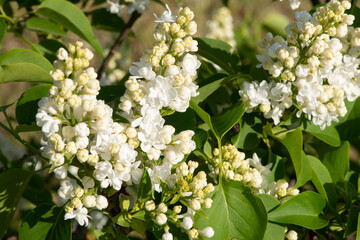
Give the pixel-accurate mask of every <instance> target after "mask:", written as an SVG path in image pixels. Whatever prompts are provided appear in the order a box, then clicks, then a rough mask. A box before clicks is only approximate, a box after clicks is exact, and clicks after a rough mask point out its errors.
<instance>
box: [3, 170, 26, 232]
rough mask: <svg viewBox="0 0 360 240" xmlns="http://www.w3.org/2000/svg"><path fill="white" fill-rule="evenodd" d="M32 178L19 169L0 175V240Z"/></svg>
mask: <svg viewBox="0 0 360 240" xmlns="http://www.w3.org/2000/svg"><path fill="white" fill-rule="evenodd" d="M31 176H32V173H31V172H28V171H25V170H23V169H21V168H12V169H9V170H7V171H5V172H3V173H1V174H0V238H1V239H2V238H3V237H4V235H5V233H6V230H7V228H8V227H9V224H10V222H11V220H12V218H13V216H14V213H15V210H16V208H17V205H18V203H19V200H20V197H21V195H22V193H23V192H24V190H25V188H26V185H27V184H28V182H29V180H30V178H31Z"/></svg>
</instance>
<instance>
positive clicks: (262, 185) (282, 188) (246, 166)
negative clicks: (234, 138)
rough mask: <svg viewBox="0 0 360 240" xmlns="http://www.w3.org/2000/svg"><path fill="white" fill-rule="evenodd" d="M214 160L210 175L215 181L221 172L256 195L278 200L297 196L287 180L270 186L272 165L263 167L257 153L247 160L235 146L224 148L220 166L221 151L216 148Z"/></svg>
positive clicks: (210, 165) (226, 177)
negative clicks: (246, 186)
mask: <svg viewBox="0 0 360 240" xmlns="http://www.w3.org/2000/svg"><path fill="white" fill-rule="evenodd" d="M213 154H214V159H213V161H212V162H211V163H210V164H209V169H210V171H211V173H210V175H211V176H212V177H214V178H215V179H216V178H217V176H218V175H219V173H220V171H221V172H222V176H223V177H224V178H225V179H227V180H230V181H241V182H243V183H245V184H246V185H248V186H249V187H251V188H252V189H254V192H255V193H266V194H269V195H272V196H274V197H276V198H284V197H291V196H295V195H297V194H298V193H299V190H298V189H292V188H289V184H288V182H287V181H286V180H284V179H280V180H278V181H276V182H271V183H270V184H269V181H268V178H269V176H270V168H271V166H272V164H268V165H267V166H263V165H262V164H261V161H260V159H259V157H258V156H257V154H256V153H254V154H253V156H252V158H247V159H245V154H244V153H243V152H240V151H239V150H238V149H237V148H236V147H235V146H234V145H231V144H229V145H226V146H222V149H221V159H222V164H221V166H220V156H219V154H220V151H219V149H218V148H215V149H214V151H213Z"/></svg>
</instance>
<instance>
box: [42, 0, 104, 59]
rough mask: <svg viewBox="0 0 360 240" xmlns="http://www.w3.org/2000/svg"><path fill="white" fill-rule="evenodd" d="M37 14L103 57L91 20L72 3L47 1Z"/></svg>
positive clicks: (56, 0) (54, 0)
mask: <svg viewBox="0 0 360 240" xmlns="http://www.w3.org/2000/svg"><path fill="white" fill-rule="evenodd" d="M36 12H37V13H38V14H41V15H43V16H45V17H48V18H49V19H51V20H52V21H54V22H56V23H58V24H60V25H62V26H64V27H65V28H67V29H69V30H70V31H72V32H73V33H75V34H76V35H78V36H79V37H81V38H82V39H84V40H85V41H87V42H88V43H89V44H90V45H91V46H93V47H94V49H95V50H96V51H98V52H99V53H100V54H101V55H103V52H102V50H101V45H100V43H99V41H98V40H97V39H96V38H95V37H94V34H93V32H92V28H91V25H90V22H89V20H88V19H87V18H86V16H85V15H84V13H83V12H82V11H81V10H80V9H79V8H78V7H77V6H75V5H74V4H72V3H71V2H69V1H65V0H45V1H43V2H42V3H41V4H40V6H39V8H38V10H37V11H36Z"/></svg>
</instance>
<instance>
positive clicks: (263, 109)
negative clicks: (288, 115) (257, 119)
mask: <svg viewBox="0 0 360 240" xmlns="http://www.w3.org/2000/svg"><path fill="white" fill-rule="evenodd" d="M270 110H271V107H270V105H265V104H261V105H260V111H261V112H263V113H267V112H269V111H270Z"/></svg>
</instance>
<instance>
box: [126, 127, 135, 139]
mask: <svg viewBox="0 0 360 240" xmlns="http://www.w3.org/2000/svg"><path fill="white" fill-rule="evenodd" d="M125 133H126V136H127V137H128V138H136V137H137V131H136V129H135V128H133V127H128V128H127V129H126V132H125Z"/></svg>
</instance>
